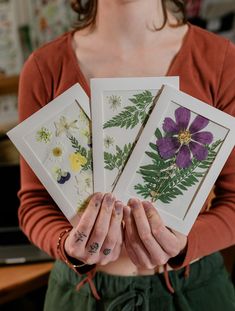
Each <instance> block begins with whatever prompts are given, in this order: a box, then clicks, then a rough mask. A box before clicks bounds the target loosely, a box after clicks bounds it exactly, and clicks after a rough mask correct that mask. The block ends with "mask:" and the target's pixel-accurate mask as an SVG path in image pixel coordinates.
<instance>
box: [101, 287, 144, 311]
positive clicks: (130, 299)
mask: <svg viewBox="0 0 235 311" xmlns="http://www.w3.org/2000/svg"><path fill="white" fill-rule="evenodd" d="M120 308H121V310H122V311H132V310H146V311H149V301H148V298H147V297H146V293H145V292H144V291H142V290H140V289H135V290H133V289H131V290H130V291H128V292H125V293H124V294H122V295H119V296H118V297H117V298H115V299H114V300H113V301H112V302H111V304H110V305H109V306H108V308H107V311H115V310H120Z"/></svg>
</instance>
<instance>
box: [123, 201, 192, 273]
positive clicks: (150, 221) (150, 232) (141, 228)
mask: <svg viewBox="0 0 235 311" xmlns="http://www.w3.org/2000/svg"><path fill="white" fill-rule="evenodd" d="M124 222H125V237H124V241H125V246H126V250H127V252H128V254H129V257H130V258H131V260H132V261H133V263H134V264H135V265H136V266H137V267H139V268H145V269H153V268H155V267H156V266H159V265H163V264H165V263H167V261H168V260H169V259H170V258H172V257H175V256H177V255H178V254H179V253H181V252H182V251H183V250H184V249H185V247H186V245H187V236H185V235H183V234H181V233H178V232H175V231H172V230H170V229H168V228H167V227H166V226H165V225H164V224H163V221H162V219H161V218H160V216H159V214H158V212H157V211H156V208H155V207H154V206H153V205H152V204H151V203H150V202H148V201H143V202H141V201H140V200H138V199H131V200H129V202H128V206H125V207H124Z"/></svg>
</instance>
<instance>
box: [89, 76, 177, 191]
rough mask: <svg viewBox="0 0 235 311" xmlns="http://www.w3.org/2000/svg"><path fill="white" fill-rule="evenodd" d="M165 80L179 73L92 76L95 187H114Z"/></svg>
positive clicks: (174, 81) (169, 81) (168, 81)
mask: <svg viewBox="0 0 235 311" xmlns="http://www.w3.org/2000/svg"><path fill="white" fill-rule="evenodd" d="M163 84H170V85H172V86H174V87H176V88H178V87H179V77H146V78H109V79H108V78H107V79H106V78H100V79H91V107H92V133H93V135H92V149H93V158H94V163H93V164H94V191H101V192H103V191H104V192H110V191H112V190H113V188H114V186H115V184H116V183H117V181H118V178H119V176H120V175H121V173H122V170H123V168H124V167H125V163H126V161H127V159H128V157H129V156H130V154H131V151H132V149H133V146H134V144H135V142H136V140H137V138H138V136H139V134H140V132H141V130H142V129H143V127H144V124H145V123H146V121H147V119H148V116H149V113H150V111H151V110H152V109H153V106H154V101H153V100H154V98H155V96H156V94H157V93H158V92H159V90H160V89H161V87H162V85H163Z"/></svg>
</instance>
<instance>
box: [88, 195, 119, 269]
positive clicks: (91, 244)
mask: <svg viewBox="0 0 235 311" xmlns="http://www.w3.org/2000/svg"><path fill="white" fill-rule="evenodd" d="M114 203H115V197H114V195H113V194H112V193H107V194H105V196H104V198H103V201H102V204H101V207H100V211H99V215H98V217H97V219H96V222H95V224H94V228H93V229H92V233H91V235H90V238H89V240H88V241H87V244H86V252H87V254H88V255H89V257H90V256H92V257H93V258H92V259H88V261H87V262H88V263H89V264H91V263H94V262H95V261H96V260H97V259H98V257H99V251H100V248H101V246H102V244H103V242H104V240H105V237H106V235H107V233H108V230H109V225H110V219H111V215H112V210H113V208H114Z"/></svg>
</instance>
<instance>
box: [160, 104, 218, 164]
mask: <svg viewBox="0 0 235 311" xmlns="http://www.w3.org/2000/svg"><path fill="white" fill-rule="evenodd" d="M190 115H191V113H190V110H189V109H187V108H185V107H180V108H177V109H176V110H175V121H174V120H172V119H171V118H169V117H167V118H165V120H164V122H163V126H162V128H163V130H164V131H165V132H166V137H163V138H159V139H158V140H157V142H156V144H157V148H158V152H159V154H160V156H161V157H162V158H163V159H169V158H171V157H173V156H176V165H177V166H178V167H179V168H186V167H188V166H190V165H191V163H192V157H194V158H196V159H197V160H199V161H203V160H205V159H206V158H207V155H208V150H207V148H206V146H205V145H209V144H210V143H211V142H212V140H213V135H212V133H211V132H207V131H201V130H202V129H204V128H205V127H206V126H207V125H208V123H209V120H208V119H206V118H204V117H202V116H200V115H198V116H196V117H195V119H194V120H193V121H192V123H191V125H189V121H190Z"/></svg>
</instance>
